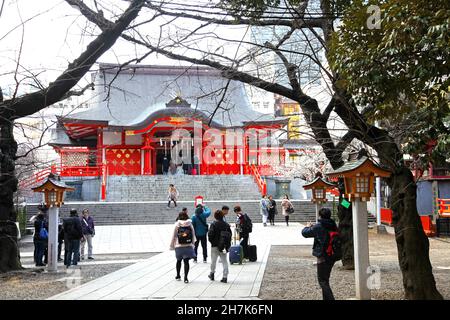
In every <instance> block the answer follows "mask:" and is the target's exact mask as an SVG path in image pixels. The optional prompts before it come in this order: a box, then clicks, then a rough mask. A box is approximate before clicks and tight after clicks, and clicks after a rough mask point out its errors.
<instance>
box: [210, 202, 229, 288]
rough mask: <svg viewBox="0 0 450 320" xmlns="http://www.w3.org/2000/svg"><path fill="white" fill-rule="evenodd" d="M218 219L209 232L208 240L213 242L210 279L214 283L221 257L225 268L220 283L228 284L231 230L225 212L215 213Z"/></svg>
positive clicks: (218, 211)
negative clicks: (224, 216)
mask: <svg viewBox="0 0 450 320" xmlns="http://www.w3.org/2000/svg"><path fill="white" fill-rule="evenodd" d="M214 218H215V219H216V220H215V221H214V222H213V223H211V226H210V228H209V231H208V240H209V242H211V273H210V274H209V275H208V278H209V279H211V280H213V281H214V273H215V272H216V262H217V258H218V257H220V261H222V266H223V276H222V280H220V282H223V283H227V277H228V262H227V252H228V250H229V249H230V246H231V228H230V225H229V224H228V223H226V222H225V221H223V212H222V211H221V210H216V212H214Z"/></svg>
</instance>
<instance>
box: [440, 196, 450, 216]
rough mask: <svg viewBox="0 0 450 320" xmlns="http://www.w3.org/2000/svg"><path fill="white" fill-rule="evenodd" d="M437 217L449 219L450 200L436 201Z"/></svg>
mask: <svg viewBox="0 0 450 320" xmlns="http://www.w3.org/2000/svg"><path fill="white" fill-rule="evenodd" d="M437 203H438V211H439V215H440V216H441V217H444V218H448V217H450V199H439V198H438V199H437Z"/></svg>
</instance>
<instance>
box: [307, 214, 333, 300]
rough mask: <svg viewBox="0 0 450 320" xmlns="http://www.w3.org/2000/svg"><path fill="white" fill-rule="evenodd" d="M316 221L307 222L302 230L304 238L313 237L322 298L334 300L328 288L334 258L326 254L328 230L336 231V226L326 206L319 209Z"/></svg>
mask: <svg viewBox="0 0 450 320" xmlns="http://www.w3.org/2000/svg"><path fill="white" fill-rule="evenodd" d="M319 217H320V219H319V221H318V223H316V224H314V225H311V223H308V224H307V225H306V227H305V228H304V229H303V230H302V235H303V236H304V237H305V238H312V237H314V244H313V251H312V254H313V256H315V257H317V278H318V281H319V285H320V287H321V288H322V296H323V300H334V296H333V292H332V291H331V288H330V274H331V270H332V269H333V265H334V262H335V261H334V260H332V259H330V258H329V257H328V255H327V254H326V252H325V251H326V249H327V245H328V240H329V235H328V233H329V232H330V231H336V230H337V226H336V223H335V222H334V220H332V219H331V211H330V209H328V208H322V209H320V210H319Z"/></svg>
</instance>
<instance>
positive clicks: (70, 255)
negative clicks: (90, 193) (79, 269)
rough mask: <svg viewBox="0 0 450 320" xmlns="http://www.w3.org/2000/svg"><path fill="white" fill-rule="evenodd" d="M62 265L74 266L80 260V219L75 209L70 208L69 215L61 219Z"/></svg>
mask: <svg viewBox="0 0 450 320" xmlns="http://www.w3.org/2000/svg"><path fill="white" fill-rule="evenodd" d="M63 229H64V265H65V266H66V267H67V268H69V267H70V266H71V265H74V266H76V265H77V264H78V261H79V260H80V240H81V238H82V237H83V230H82V227H81V221H80V218H79V217H78V212H77V210H76V209H71V210H70V217H69V218H66V219H64V220H63Z"/></svg>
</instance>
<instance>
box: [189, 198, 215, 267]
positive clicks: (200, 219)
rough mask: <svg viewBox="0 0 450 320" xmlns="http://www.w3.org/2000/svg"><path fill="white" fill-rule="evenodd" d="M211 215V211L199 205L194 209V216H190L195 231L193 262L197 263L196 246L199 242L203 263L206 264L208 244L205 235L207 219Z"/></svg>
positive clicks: (206, 232)
mask: <svg viewBox="0 0 450 320" xmlns="http://www.w3.org/2000/svg"><path fill="white" fill-rule="evenodd" d="M210 215H211V209H209V208H208V207H206V206H202V205H201V204H199V205H198V206H197V208H196V209H195V214H194V215H193V216H192V218H191V220H192V225H193V226H194V230H195V238H196V239H197V240H196V241H195V244H194V251H195V258H194V262H197V256H198V253H197V252H198V251H197V250H198V245H199V243H200V242H201V244H202V251H203V263H206V259H207V258H208V242H207V240H206V235H207V234H208V223H207V219H208V217H209V216H210Z"/></svg>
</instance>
